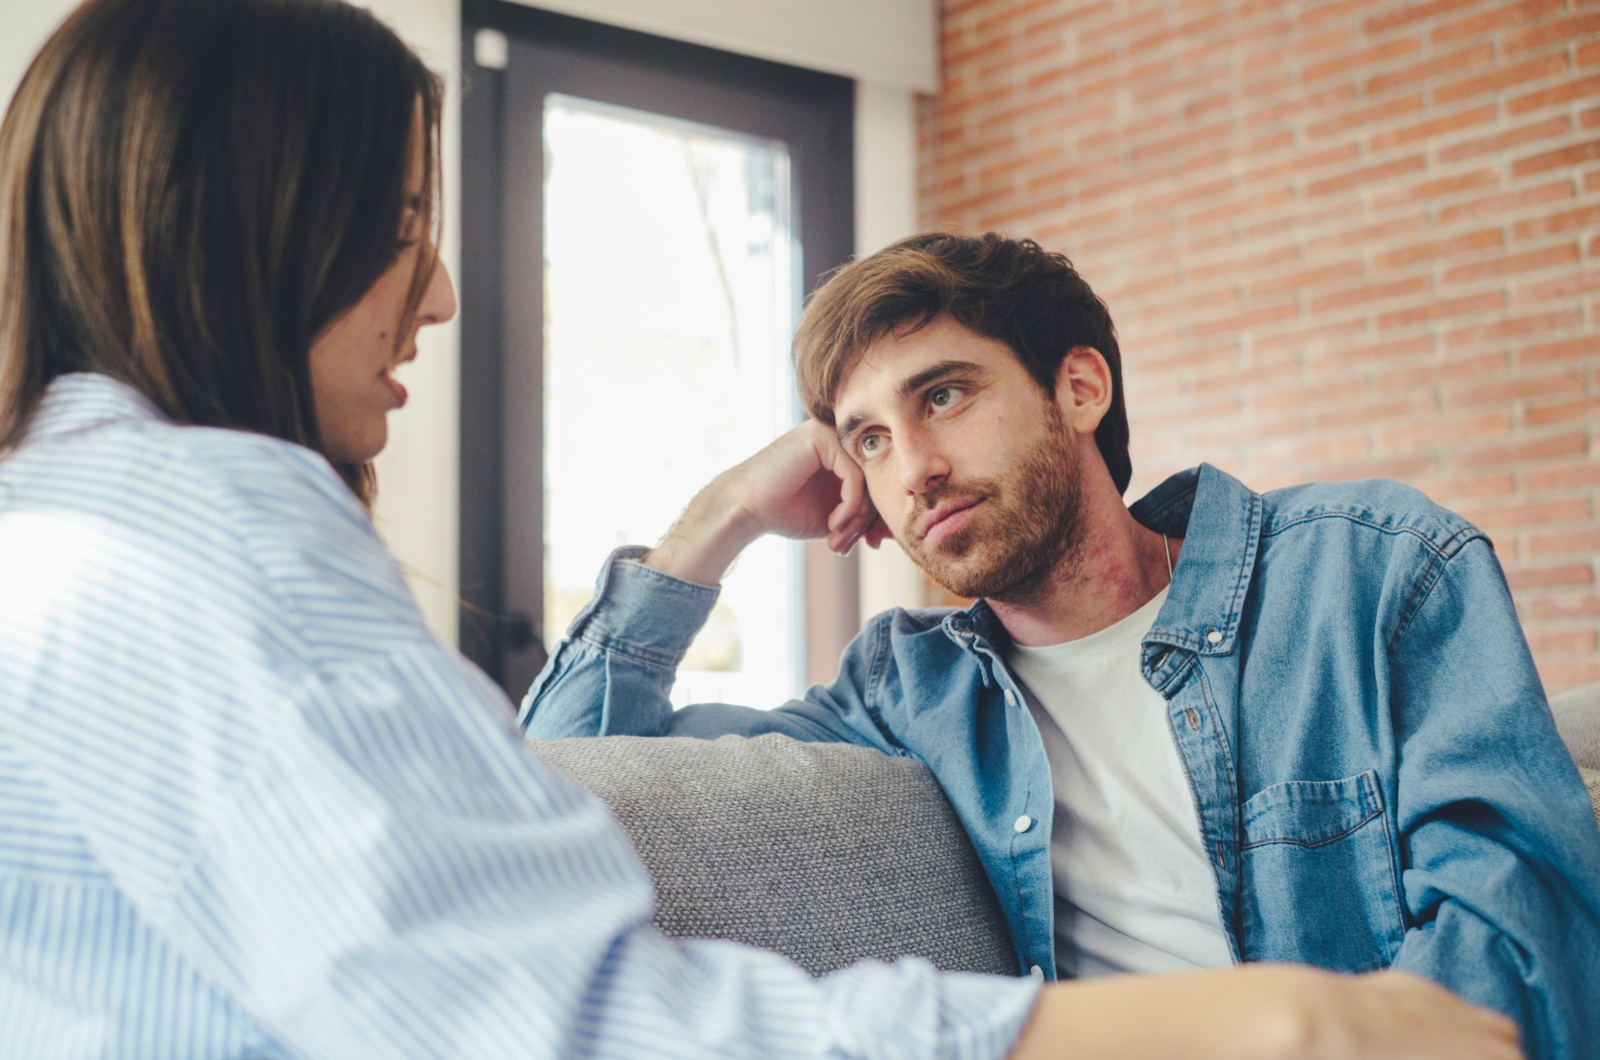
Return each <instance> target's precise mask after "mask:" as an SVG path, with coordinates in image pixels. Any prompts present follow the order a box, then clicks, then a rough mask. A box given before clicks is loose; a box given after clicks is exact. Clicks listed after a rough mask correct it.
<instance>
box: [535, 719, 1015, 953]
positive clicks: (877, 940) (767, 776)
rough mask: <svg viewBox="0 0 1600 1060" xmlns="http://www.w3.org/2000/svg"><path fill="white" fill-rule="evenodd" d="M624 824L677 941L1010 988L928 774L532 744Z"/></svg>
mask: <svg viewBox="0 0 1600 1060" xmlns="http://www.w3.org/2000/svg"><path fill="white" fill-rule="evenodd" d="M529 746H530V747H531V748H532V749H533V750H534V751H535V752H536V753H537V754H539V755H540V756H541V757H543V758H544V759H545V760H546V761H548V762H549V763H550V764H551V765H553V766H555V767H556V768H557V769H559V770H561V771H562V772H563V773H565V774H567V775H568V776H570V777H572V778H573V779H574V780H576V781H578V782H579V783H580V784H583V785H584V786H585V787H587V788H589V789H590V790H592V791H594V792H595V793H596V794H598V795H599V796H600V798H601V799H603V800H604V801H605V802H606V804H607V805H608V806H610V808H611V811H612V813H614V814H615V815H616V817H617V819H618V820H619V821H621V822H622V826H623V828H625V829H626V830H627V832H628V834H629V836H630V837H632V839H633V843H634V847H635V848H636V849H637V850H638V852H639V857H640V859H641V860H643V862H644V864H645V867H646V868H647V869H649V871H650V875H651V877H652V878H653V879H654V880H655V882H656V889H657V892H658V893H657V904H656V923H657V924H658V925H659V926H660V928H661V929H662V930H663V931H664V932H666V933H667V934H669V935H676V936H679V937H688V938H722V939H733V940H735V941H738V942H744V943H748V944H750V945H753V946H759V947H761V948H763V949H769V950H775V951H777V952H778V953H782V954H784V955H786V956H788V957H789V958H790V959H792V960H794V961H795V962H796V963H797V964H799V965H800V966H801V967H803V968H805V969H807V970H808V971H810V972H811V973H812V974H814V975H820V974H822V973H824V972H829V971H833V970H834V969H837V968H843V967H845V966H847V965H850V964H853V963H855V962H856V961H858V960H862V959H864V958H869V957H876V958H881V959H893V958H895V957H899V956H904V955H911V954H914V955H917V956H921V957H925V958H927V959H928V960H930V961H932V962H933V963H934V964H935V965H937V966H939V967H940V968H947V969H955V970H961V971H974V972H995V973H998V974H1002V975H1016V974H1017V963H1016V957H1015V956H1014V954H1013V952H1012V949H1011V945H1010V942H1009V938H1008V935H1007V932H1006V927H1005V921H1004V919H1003V918H1002V916H1001V913H1000V909H999V905H998V903H997V902H996V901H995V898H994V893H993V891H992V890H991V889H990V887H989V882H988V879H987V877H986V876H985V875H984V873H983V868H982V866H981V864H980V863H979V861H978V859H977V855H976V854H975V853H974V851H973V849H972V845H971V843H970V841H969V840H968V839H967V836H966V833H965V831H963V830H962V828H961V824H960V822H959V821H958V820H957V818H956V816H955V813H954V812H953V811H952V810H951V809H950V804H949V802H948V801H946V799H945V797H944V793H943V792H942V791H941V790H940V788H939V786H938V783H937V782H936V781H935V780H934V779H933V775H932V774H931V773H930V772H929V771H928V769H927V767H926V766H924V765H922V764H921V763H919V762H915V761H912V760H910V759H905V758H892V757H890V756H888V755H883V754H880V753H878V752H876V751H871V750H867V749H865V748H860V747H852V746H848V745H843V744H816V743H800V742H797V741H795V740H791V739H789V738H788V737H784V736H758V737H754V738H752V739H742V738H739V737H732V736H725V737H722V738H721V739H718V740H693V739H679V738H668V737H661V738H645V737H631V736H609V737H605V738H601V739H570V740H541V741H534V742H531V743H530V744H529Z"/></svg>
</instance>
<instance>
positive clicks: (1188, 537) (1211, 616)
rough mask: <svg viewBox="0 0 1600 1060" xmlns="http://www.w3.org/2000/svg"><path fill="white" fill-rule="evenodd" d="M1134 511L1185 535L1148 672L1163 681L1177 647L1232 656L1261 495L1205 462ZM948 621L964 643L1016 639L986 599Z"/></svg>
mask: <svg viewBox="0 0 1600 1060" xmlns="http://www.w3.org/2000/svg"><path fill="white" fill-rule="evenodd" d="M1128 511H1129V514H1131V515H1132V516H1133V517H1134V519H1135V520H1137V521H1138V522H1139V523H1140V525H1142V526H1144V527H1146V528H1147V529H1150V530H1153V531H1155V532H1156V533H1158V534H1166V535H1167V536H1169V537H1181V538H1183V557H1182V562H1180V563H1179V564H1178V567H1177V570H1176V571H1175V572H1174V574H1173V579H1172V588H1171V590H1170V591H1169V592H1168V594H1167V602H1166V603H1165V604H1163V605H1162V607H1161V612H1160V613H1159V614H1158V615H1157V616H1156V621H1155V625H1154V626H1153V627H1151V630H1150V632H1149V634H1148V635H1146V637H1145V640H1144V644H1145V651H1144V665H1145V669H1146V677H1147V678H1149V679H1151V681H1152V683H1153V684H1157V685H1159V684H1160V680H1159V678H1158V676H1157V672H1158V671H1162V670H1164V669H1167V670H1170V669H1172V667H1170V666H1166V665H1165V664H1167V662H1168V659H1169V658H1170V657H1171V655H1172V650H1173V649H1178V650H1181V651H1184V652H1190V653H1195V654H1199V655H1227V654H1230V653H1231V652H1232V651H1233V650H1234V647H1235V645H1236V644H1237V643H1238V638H1239V620H1240V616H1241V615H1242V614H1243V612H1244V602H1245V597H1246V596H1247V595H1248V593H1249V592H1250V576H1251V573H1252V572H1253V571H1254V570H1255V565H1256V553H1257V551H1258V550H1259V548H1260V546H1261V519H1262V505H1261V495H1260V494H1258V493H1255V492H1253V491H1252V490H1251V489H1250V488H1249V487H1247V486H1246V485H1245V484H1244V483H1242V482H1240V481H1239V480H1238V479H1236V478H1234V477H1233V476H1232V475H1230V474H1228V473H1227V472H1225V471H1221V470H1218V469H1217V468H1215V467H1212V466H1211V465H1210V464H1201V465H1200V466H1199V467H1194V468H1190V469H1189V470H1187V471H1180V472H1178V473H1177V474H1176V475H1173V476H1172V477H1171V478H1169V479H1167V480H1166V481H1165V482H1163V483H1161V485H1159V486H1157V487H1156V488H1155V489H1153V490H1151V491H1150V492H1149V493H1147V494H1145V495H1144V496H1143V497H1142V498H1140V499H1139V500H1138V501H1136V502H1135V503H1134V504H1133V505H1132V506H1131V507H1130V508H1129V509H1128ZM944 628H945V632H946V633H947V634H948V635H949V636H950V637H951V639H952V640H955V641H956V642H957V643H958V644H969V643H970V642H971V639H972V637H973V636H974V635H975V636H977V637H980V638H982V640H983V641H985V642H987V643H988V644H990V645H992V646H994V647H995V648H996V649H997V650H999V651H1001V652H1003V651H1005V649H1006V647H1007V646H1008V645H1009V644H1010V643H1011V637H1010V635H1009V634H1008V633H1007V632H1006V629H1005V626H1004V625H1003V624H1002V623H1001V622H1000V619H999V618H998V617H997V616H996V615H995V613H994V611H993V610H992V609H991V608H990V607H989V605H988V604H987V603H986V602H985V601H983V600H978V601H976V602H975V603H974V604H973V605H972V606H971V607H969V608H967V609H966V610H965V611H957V612H955V613H953V614H951V615H948V616H946V618H945V620H944Z"/></svg>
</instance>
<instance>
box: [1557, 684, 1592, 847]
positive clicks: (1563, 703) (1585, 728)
mask: <svg viewBox="0 0 1600 1060" xmlns="http://www.w3.org/2000/svg"><path fill="white" fill-rule="evenodd" d="M1550 711H1551V713H1553V714H1554V715H1555V716H1556V728H1557V729H1559V730H1560V731H1561V738H1562V739H1563V740H1565V741H1567V749H1568V750H1569V751H1571V752H1572V759H1573V761H1575V762H1577V763H1578V773H1579V775H1581V776H1582V777H1583V782H1584V784H1585V786H1587V787H1588V789H1589V801H1590V802H1591V803H1593V804H1594V815H1595V821H1596V823H1600V684H1597V685H1587V686H1585V687H1583V688H1576V689H1573V690H1572V691H1571V692H1564V693H1562V694H1561V695H1559V696H1557V697H1556V698H1554V699H1552V700H1551V701H1550Z"/></svg>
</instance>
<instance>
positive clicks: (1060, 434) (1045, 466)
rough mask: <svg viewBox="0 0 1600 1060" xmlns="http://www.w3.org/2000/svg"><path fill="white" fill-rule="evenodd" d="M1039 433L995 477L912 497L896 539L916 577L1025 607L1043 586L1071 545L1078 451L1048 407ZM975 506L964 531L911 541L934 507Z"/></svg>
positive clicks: (1055, 411)
mask: <svg viewBox="0 0 1600 1060" xmlns="http://www.w3.org/2000/svg"><path fill="white" fill-rule="evenodd" d="M1043 404H1044V417H1045V432H1044V437H1042V438H1041V439H1040V440H1039V442H1038V443H1037V444H1036V445H1034V446H1033V447H1032V448H1030V449H1029V450H1028V451H1027V452H1025V453H1023V454H1022V458H1021V460H1020V461H1019V462H1018V463H1017V466H1016V467H1015V468H1014V469H1012V470H1011V471H1008V472H1006V473H1005V474H1004V475H1002V476H1001V477H999V478H998V479H988V480H980V481H974V482H962V483H952V484H949V485H940V486H937V487H935V488H934V489H932V490H930V491H929V492H928V493H925V494H923V495H922V496H920V497H918V498H917V503H916V505H915V506H914V508H913V510H912V512H911V514H910V515H909V516H908V517H907V518H906V522H905V526H904V527H902V528H901V533H900V541H901V544H902V545H903V546H904V548H905V550H906V553H907V554H908V555H910V557H911V558H912V560H913V561H915V563H916V564H917V566H919V567H921V568H922V570H923V573H925V574H927V576H928V577H930V578H932V579H933V580H934V581H935V582H937V583H938V584H940V585H942V586H944V587H945V588H946V589H948V590H949V591H950V592H952V593H954V594H955V595H957V596H965V597H978V596H982V597H988V598H989V599H994V600H1002V601H1006V602H1025V601H1027V600H1029V599H1031V598H1033V597H1034V596H1036V595H1037V594H1038V593H1039V591H1040V590H1041V589H1042V588H1044V585H1045V582H1046V581H1047V580H1048V579H1049V578H1050V576H1051V575H1052V574H1053V573H1054V572H1055V571H1056V570H1057V568H1058V566H1059V565H1060V563H1061V561H1062V559H1063V557H1065V556H1066V555H1067V554H1068V553H1069V552H1071V551H1072V550H1073V548H1075V547H1076V545H1077V539H1078V513H1079V507H1078V499H1079V493H1080V483H1079V468H1078V456H1077V449H1076V448H1075V446H1074V444H1073V438H1072V436H1071V434H1069V433H1068V431H1067V427H1066V424H1065V423H1064V422H1062V419H1061V410H1060V409H1059V408H1057V407H1056V403H1055V402H1054V401H1045V402H1043ZM977 500H982V501H984V502H985V503H984V504H983V507H982V509H980V510H979V511H978V512H975V513H974V516H973V518H972V519H971V521H969V522H968V523H967V525H966V526H963V527H961V529H959V530H957V531H955V532H954V533H952V534H951V535H950V536H949V537H946V538H945V539H944V540H942V541H940V542H939V543H937V544H929V543H928V542H927V541H925V540H924V539H922V538H920V537H917V536H915V533H914V531H915V528H916V525H917V522H918V520H920V519H921V518H922V517H923V516H925V515H927V513H928V512H929V510H931V509H933V508H935V507H937V506H938V505H939V504H940V503H941V502H944V501H950V502H952V503H957V504H960V503H963V502H967V501H977Z"/></svg>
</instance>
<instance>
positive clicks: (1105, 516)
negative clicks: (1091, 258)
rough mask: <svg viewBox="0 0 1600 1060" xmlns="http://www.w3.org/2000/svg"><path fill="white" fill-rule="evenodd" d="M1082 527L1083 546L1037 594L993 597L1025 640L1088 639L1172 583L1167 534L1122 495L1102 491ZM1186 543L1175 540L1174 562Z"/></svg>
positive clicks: (1009, 627) (1000, 614) (1004, 619)
mask: <svg viewBox="0 0 1600 1060" xmlns="http://www.w3.org/2000/svg"><path fill="white" fill-rule="evenodd" d="M1108 488H1109V486H1108ZM1079 529H1080V531H1081V533H1082V536H1081V537H1080V538H1079V540H1078V542H1077V544H1076V545H1075V546H1074V547H1073V548H1072V550H1071V551H1070V552H1068V553H1067V554H1066V555H1065V556H1063V557H1062V559H1061V562H1060V563H1058V564H1057V565H1056V567H1055V569H1054V570H1052V571H1051V572H1050V574H1049V575H1048V576H1047V577H1046V578H1045V580H1044V582H1043V583H1042V584H1041V585H1039V586H1037V587H1036V588H1035V589H1034V591H1033V592H1030V593H1028V594H1027V595H1026V596H1025V597H1021V598H1016V599H994V598H991V599H990V600H988V604H989V607H990V609H991V610H993V611H994V614H995V617H997V618H998V619H999V620H1000V622H1001V624H1002V625H1004V626H1005V628H1006V632H1007V633H1009V634H1010V635H1011V639H1012V640H1013V641H1014V642H1016V643H1017V644H1020V645H1022V646H1024V647H1038V646H1041V645H1047V644H1063V643H1065V642H1067V641H1069V640H1077V639H1079V638H1080V637H1087V636H1088V635H1089V634H1091V633H1096V632H1098V631H1100V630H1102V629H1105V628H1106V627H1107V626H1111V625H1114V624H1116V623H1117V622H1120V621H1122V620H1123V619H1124V618H1127V617H1128V616H1129V615H1131V614H1133V613H1134V612H1135V611H1137V610H1139V608H1141V607H1143V606H1144V605H1145V604H1147V603H1149V602H1150V601H1151V600H1152V599H1153V598H1154V597H1155V595H1156V594H1157V593H1159V592H1160V591H1161V590H1162V589H1165V588H1166V587H1167V584H1168V581H1169V579H1168V577H1167V553H1166V546H1165V544H1164V542H1163V539H1162V536H1161V535H1160V534H1158V533H1156V532H1155V531H1153V530H1147V529H1145V528H1144V527H1143V526H1140V525H1139V523H1137V522H1136V521H1135V520H1134V518H1133V516H1132V515H1130V514H1128V509H1127V507H1126V506H1124V505H1123V503H1122V498H1121V497H1120V496H1117V495H1116V494H1114V493H1113V494H1111V495H1110V496H1109V497H1107V496H1105V495H1103V494H1102V495H1100V496H1097V497H1096V498H1095V499H1094V500H1093V501H1091V502H1090V503H1089V504H1086V505H1085V507H1084V511H1083V513H1082V519H1081V520H1080V522H1079ZM1181 545H1182V542H1181V541H1173V542H1171V546H1172V559H1173V562H1177V559H1178V551H1179V549H1180V547H1181Z"/></svg>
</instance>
